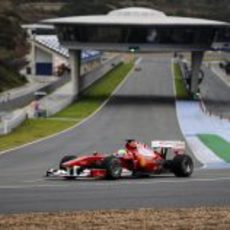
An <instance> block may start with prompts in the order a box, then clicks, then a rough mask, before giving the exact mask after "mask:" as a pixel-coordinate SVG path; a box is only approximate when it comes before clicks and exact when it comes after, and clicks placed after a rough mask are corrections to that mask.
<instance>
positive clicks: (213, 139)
mask: <svg viewBox="0 0 230 230" xmlns="http://www.w3.org/2000/svg"><path fill="white" fill-rule="evenodd" d="M197 136H198V137H199V139H200V140H201V141H202V142H203V143H204V144H205V145H206V146H207V147H208V148H209V149H211V150H212V151H213V152H214V153H215V154H216V155H217V156H219V157H220V158H222V159H223V160H224V161H226V162H228V163H230V143H229V142H227V141H226V140H224V139H223V138H221V137H219V136H217V135H213V134H199V135H197Z"/></svg>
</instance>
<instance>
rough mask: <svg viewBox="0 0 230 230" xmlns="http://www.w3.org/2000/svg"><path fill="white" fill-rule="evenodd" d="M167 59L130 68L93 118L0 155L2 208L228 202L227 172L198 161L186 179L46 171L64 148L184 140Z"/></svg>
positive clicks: (71, 151) (146, 60) (79, 149)
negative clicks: (71, 176) (85, 176)
mask: <svg viewBox="0 0 230 230" xmlns="http://www.w3.org/2000/svg"><path fill="white" fill-rule="evenodd" d="M170 63H171V60H170V58H166V57H156V58H151V57H146V58H144V59H143V61H142V63H141V66H142V71H140V72H137V71H134V72H133V73H132V74H131V75H130V76H129V78H128V80H127V81H126V82H125V83H124V84H123V86H122V87H121V88H120V89H119V90H118V91H117V93H116V94H115V95H114V97H113V98H112V99H111V100H110V101H109V103H108V104H107V105H106V106H105V107H104V108H103V109H102V110H100V111H99V112H98V113H97V114H96V115H94V116H93V117H92V118H91V119H89V120H87V121H86V122H85V123H83V124H81V125H80V126H79V127H77V128H74V129H72V130H70V131H68V132H66V133H62V134H60V135H58V136H56V137H53V138H50V139H47V140H45V141H42V142H39V143H35V144H33V145H30V146H27V147H24V148H22V149H18V150H14V151H11V152H9V153H7V154H4V155H2V156H0V213H20V212H37V211H38V212H41V211H70V210H92V209H110V208H115V209H117V208H144V207H146V208H150V207H151V208H152V207H193V206H219V205H221V206H222V205H230V173H229V170H215V171H214V170H204V169H200V168H199V167H200V166H201V165H200V164H199V162H197V161H196V160H195V159H194V160H195V163H196V166H197V169H196V170H195V172H194V175H193V176H192V177H191V178H187V179H182V178H175V177H174V176H172V175H160V176H154V177H153V178H148V179H135V180H134V179H131V178H124V179H121V180H118V181H94V180H93V181H92V180H90V181H89V180H79V181H64V180H56V179H46V178H44V177H43V175H44V173H45V171H46V170H47V169H48V168H51V167H57V165H58V162H59V160H60V158H61V157H62V156H63V155H64V154H75V153H82V154H83V153H90V152H92V151H94V150H99V151H102V152H113V151H115V150H116V149H117V148H119V146H122V143H123V142H124V140H125V139H127V138H137V139H139V140H143V141H145V142H146V143H149V142H150V141H151V140H152V139H170V140H177V139H182V138H183V137H182V134H181V132H180V129H179V126H178V123H177V117H176V111H175V106H174V103H175V102H174V96H173V84H172V77H171V68H170ZM94 99H95V98H92V100H94ZM47 128H48V127H47ZM188 153H189V154H190V155H191V156H193V155H192V153H191V152H190V151H189V150H188Z"/></svg>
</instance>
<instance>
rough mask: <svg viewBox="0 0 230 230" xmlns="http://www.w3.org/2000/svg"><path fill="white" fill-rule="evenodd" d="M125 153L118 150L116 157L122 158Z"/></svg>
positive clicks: (122, 150) (123, 150)
mask: <svg viewBox="0 0 230 230" xmlns="http://www.w3.org/2000/svg"><path fill="white" fill-rule="evenodd" d="M126 153H127V152H126V150H125V149H119V150H118V151H117V155H118V156H119V157H122V156H124V155H125V154H126Z"/></svg>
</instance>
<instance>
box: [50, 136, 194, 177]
mask: <svg viewBox="0 0 230 230" xmlns="http://www.w3.org/2000/svg"><path fill="white" fill-rule="evenodd" d="M151 147H152V148H150V147H149V146H147V145H145V144H143V143H140V142H138V141H136V140H127V142H126V144H125V148H124V149H121V150H119V151H117V152H116V153H114V154H111V155H107V154H103V153H99V152H96V153H93V154H90V155H86V156H79V157H77V156H70V155H68V156H65V157H63V158H62V160H61V161H60V165H59V169H50V170H48V171H47V172H46V176H48V177H50V176H57V177H63V178H66V179H75V178H77V177H80V176H88V177H97V178H106V179H119V178H120V177H121V176H122V171H126V172H127V171H128V172H130V174H131V175H132V176H143V175H152V174H160V173H164V172H171V173H174V174H175V176H177V177H189V176H190V175H191V174H192V172H193V161H192V158H191V157H190V156H188V155H186V154H185V143H184V142H182V141H152V146H151ZM169 155H171V156H173V157H172V158H171V159H168V158H169Z"/></svg>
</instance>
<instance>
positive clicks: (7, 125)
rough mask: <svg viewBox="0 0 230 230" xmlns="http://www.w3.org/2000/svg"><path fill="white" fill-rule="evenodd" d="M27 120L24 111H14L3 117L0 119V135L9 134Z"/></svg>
mask: <svg viewBox="0 0 230 230" xmlns="http://www.w3.org/2000/svg"><path fill="white" fill-rule="evenodd" d="M26 118H27V113H26V110H25V109H20V110H16V111H14V113H13V114H10V115H6V116H3V117H2V118H1V121H2V122H1V125H0V134H2V135H6V134H8V133H10V132H11V131H12V130H13V129H14V128H16V127H18V126H19V125H20V124H21V123H22V122H23V121H25V120H26Z"/></svg>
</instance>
